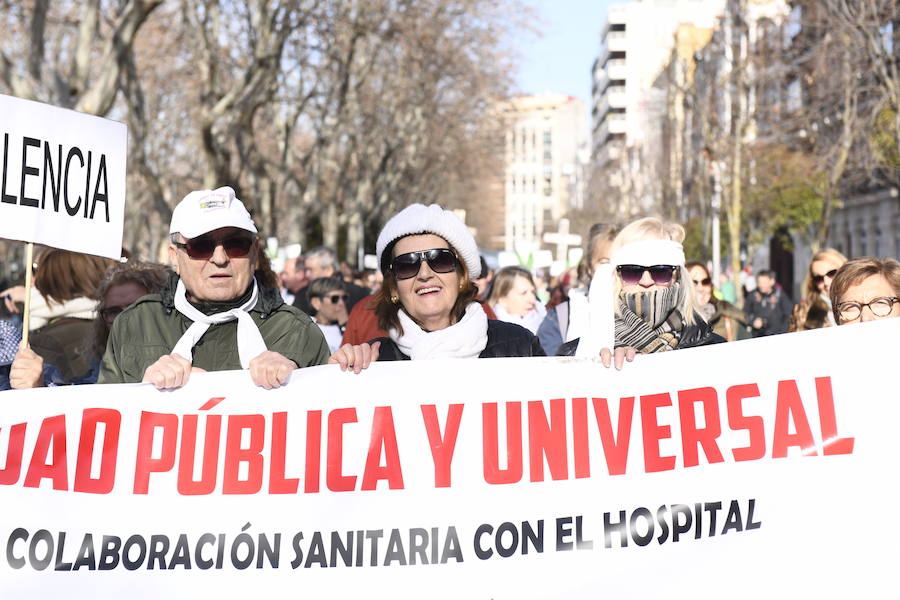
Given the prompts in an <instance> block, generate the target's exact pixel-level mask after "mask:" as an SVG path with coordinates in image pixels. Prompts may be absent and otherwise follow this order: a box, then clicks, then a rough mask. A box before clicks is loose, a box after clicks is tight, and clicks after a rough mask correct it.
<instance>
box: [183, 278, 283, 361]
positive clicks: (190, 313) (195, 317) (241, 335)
mask: <svg viewBox="0 0 900 600" xmlns="http://www.w3.org/2000/svg"><path fill="white" fill-rule="evenodd" d="M258 299H259V287H258V285H257V283H256V279H255V278H254V279H253V285H252V289H251V291H250V296H249V298H248V299H247V301H246V302H244V303H243V304H241V305H240V306H238V307H236V308H232V309H231V310H226V311H222V312H218V313H213V314H211V315H206V314H204V313H203V312H201V311H200V310H198V309H197V308H196V307H195V306H194V305H193V304H191V303H190V302H189V301H188V299H187V289H186V288H185V287H184V282H183V281H182V280H181V279H179V280H178V285H177V287H176V288H175V309H176V310H178V312H180V313H181V314H183V315H184V316H185V317H187V318H188V319H190V320H191V321H193V323H191V326H190V327H188V328H187V331H185V332H184V335H182V336H181V339H179V340H178V342H177V343H176V344H175V347H174V348H172V354H179V355H181V356H183V357H184V358H186V359H187V360H188V361H190V362H191V363H193V362H194V356H193V348H194V346H196V345H197V342H199V341H200V338H202V337H203V334H205V333H206V331H207V330H208V329H209V327H210V325H218V324H221V323H228V322H229V321H234V320H237V347H238V356H239V357H240V360H241V368H244V369H247V368H249V367H250V361H251V360H252V359H253V358H256V357H257V356H259V355H260V354H262V353H263V352H265V351H266V350H267V348H266V342H265V341H264V340H263V337H262V334H261V333H260V332H259V328H258V327H257V326H256V323H254V322H253V317H251V316H250V311H251V310H252V309H253V307H254V306H256V302H257V300H258Z"/></svg>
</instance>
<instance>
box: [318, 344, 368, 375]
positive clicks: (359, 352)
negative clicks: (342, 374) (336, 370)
mask: <svg viewBox="0 0 900 600" xmlns="http://www.w3.org/2000/svg"><path fill="white" fill-rule="evenodd" d="M379 348H381V342H375V343H374V344H357V345H355V346H354V345H353V344H344V345H343V346H341V347H340V348H338V350H337V352H335V353H334V354H332V355H331V358H329V359H328V364H330V365H334V364H338V365H341V371H346V370H347V369H352V370H353V372H354V373H359V372H360V371H362V370H363V369H368V368H369V365H370V364H372V363H373V362H375V361H376V360H378V349H379Z"/></svg>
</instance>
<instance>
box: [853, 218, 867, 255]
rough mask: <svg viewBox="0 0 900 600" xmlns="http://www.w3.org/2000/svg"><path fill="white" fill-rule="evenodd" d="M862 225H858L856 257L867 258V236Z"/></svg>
mask: <svg viewBox="0 0 900 600" xmlns="http://www.w3.org/2000/svg"><path fill="white" fill-rule="evenodd" d="M868 233H869V232H868V231H866V226H865V224H864V223H860V224H859V252H857V253H856V254H857V256H869V235H868Z"/></svg>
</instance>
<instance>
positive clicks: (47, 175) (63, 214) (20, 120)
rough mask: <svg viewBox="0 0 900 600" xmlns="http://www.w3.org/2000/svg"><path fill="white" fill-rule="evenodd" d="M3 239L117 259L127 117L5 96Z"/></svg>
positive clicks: (1, 124)
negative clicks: (121, 118)
mask: <svg viewBox="0 0 900 600" xmlns="http://www.w3.org/2000/svg"><path fill="white" fill-rule="evenodd" d="M0 115H3V117H2V120H0V152H2V155H0V237H3V238H7V239H11V240H21V241H26V242H35V243H38V244H44V245H47V246H53V247H55V248H63V249H65V250H72V251H74V252H85V253H87V254H96V255H99V256H106V257H109V258H114V259H118V258H119V256H120V255H121V253H122V224H123V221H124V217H125V168H126V150H127V143H128V134H127V128H126V126H125V125H124V124H123V123H118V122H116V121H111V120H109V119H103V118H100V117H95V116H92V115H86V114H83V113H78V112H75V111H72V110H66V109H62V108H58V107H55V106H50V105H48V104H41V103H39V102H32V101H29V100H22V99H19V98H13V97H11V96H3V95H0Z"/></svg>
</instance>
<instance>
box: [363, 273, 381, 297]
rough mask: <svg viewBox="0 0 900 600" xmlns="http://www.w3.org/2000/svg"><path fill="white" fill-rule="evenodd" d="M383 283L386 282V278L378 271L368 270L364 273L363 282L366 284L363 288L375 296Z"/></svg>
mask: <svg viewBox="0 0 900 600" xmlns="http://www.w3.org/2000/svg"><path fill="white" fill-rule="evenodd" d="M382 281H384V276H383V275H382V274H381V271H379V270H377V269H366V270H365V272H364V273H363V282H364V283H365V285H364V286H363V287H365V288H367V289H369V290H370V291H371V292H372V293H373V294H375V293H377V292H378V290H380V289H381V282H382Z"/></svg>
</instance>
